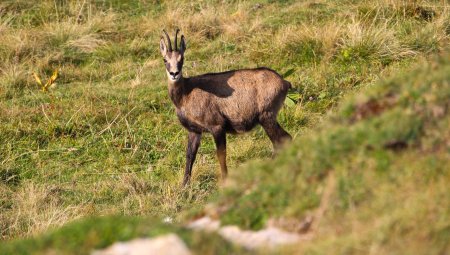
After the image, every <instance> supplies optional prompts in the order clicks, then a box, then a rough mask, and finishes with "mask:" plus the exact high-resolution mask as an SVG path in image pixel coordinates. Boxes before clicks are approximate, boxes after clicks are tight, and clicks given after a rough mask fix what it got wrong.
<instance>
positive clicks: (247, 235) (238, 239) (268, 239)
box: [219, 226, 302, 249]
mask: <svg viewBox="0 0 450 255" xmlns="http://www.w3.org/2000/svg"><path fill="white" fill-rule="evenodd" d="M219 234H220V235H221V236H222V237H223V238H225V239H226V240H228V241H230V242H232V243H235V244H238V245H240V246H243V247H245V248H247V249H259V248H263V247H267V248H275V247H277V246H281V245H288V244H294V243H297V242H299V241H300V240H301V239H302V238H301V237H300V235H298V234H295V233H289V232H285V231H283V230H280V229H277V228H266V229H262V230H259V231H250V230H241V229H240V228H238V227H237V226H226V227H223V228H220V230H219Z"/></svg>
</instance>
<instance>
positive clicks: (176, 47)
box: [175, 28, 180, 51]
mask: <svg viewBox="0 0 450 255" xmlns="http://www.w3.org/2000/svg"><path fill="white" fill-rule="evenodd" d="M178 32H180V29H179V28H177V31H176V32H175V50H176V51H177V50H178V43H177V39H178Z"/></svg>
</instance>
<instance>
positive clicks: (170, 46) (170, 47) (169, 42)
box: [163, 29, 172, 51]
mask: <svg viewBox="0 0 450 255" xmlns="http://www.w3.org/2000/svg"><path fill="white" fill-rule="evenodd" d="M163 32H164V34H166V38H167V43H168V44H169V51H172V42H171V41H170V37H169V35H168V34H167V32H166V30H165V29H163Z"/></svg>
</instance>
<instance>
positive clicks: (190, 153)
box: [183, 132, 202, 186]
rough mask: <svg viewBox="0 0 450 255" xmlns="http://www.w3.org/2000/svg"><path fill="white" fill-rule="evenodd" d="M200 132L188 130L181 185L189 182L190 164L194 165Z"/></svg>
mask: <svg viewBox="0 0 450 255" xmlns="http://www.w3.org/2000/svg"><path fill="white" fill-rule="evenodd" d="M201 138H202V134H200V133H194V132H189V134H188V145H187V149H186V168H185V170H184V178H183V186H186V184H188V183H189V180H190V179H191V173H192V165H194V161H195V156H196V155H197V151H198V147H199V146H200V140H201Z"/></svg>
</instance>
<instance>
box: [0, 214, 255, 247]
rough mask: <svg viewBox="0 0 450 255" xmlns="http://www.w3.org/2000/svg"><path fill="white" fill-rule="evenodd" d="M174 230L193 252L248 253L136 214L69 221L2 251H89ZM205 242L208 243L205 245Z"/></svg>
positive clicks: (214, 236)
mask: <svg viewBox="0 0 450 255" xmlns="http://www.w3.org/2000/svg"><path fill="white" fill-rule="evenodd" d="M169 233H177V235H178V236H180V238H181V239H182V240H183V241H184V242H185V243H186V245H187V246H188V247H189V248H190V249H191V250H192V251H193V252H194V253H195V254H230V253H234V254H236V253H238V254H251V253H250V252H247V251H245V250H243V249H241V248H238V247H235V246H232V245H230V244H228V243H226V242H225V241H224V240H223V239H222V238H221V237H219V236H218V235H217V234H214V233H209V234H205V233H202V232H192V231H188V230H186V229H183V228H180V227H176V226H173V225H168V224H162V223H161V222H158V221H155V220H151V219H145V218H135V217H119V216H114V217H112V216H109V217H96V218H88V219H84V220H82V221H76V222H72V223H70V224H68V225H66V226H64V227H62V228H60V229H58V230H56V231H51V232H49V233H47V234H45V235H42V236H41V237H39V238H34V239H27V240H20V241H13V242H10V243H7V244H5V245H3V246H2V248H1V249H0V253H1V254H30V253H32V254H49V253H56V254H90V252H91V251H92V250H94V249H95V250H99V249H102V248H105V247H107V246H108V245H110V244H112V243H114V242H117V241H121V240H128V239H131V238H145V237H155V236H159V235H164V234H169ZM205 243H207V244H208V245H205Z"/></svg>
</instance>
